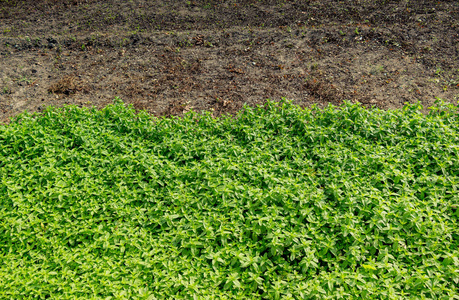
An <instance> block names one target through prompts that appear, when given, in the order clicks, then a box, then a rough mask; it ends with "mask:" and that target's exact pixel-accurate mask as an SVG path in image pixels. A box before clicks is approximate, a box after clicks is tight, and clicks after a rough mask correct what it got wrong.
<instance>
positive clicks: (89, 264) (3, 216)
mask: <svg viewBox="0 0 459 300" xmlns="http://www.w3.org/2000/svg"><path fill="white" fill-rule="evenodd" d="M421 110H422V108H421V107H420V105H418V104H412V105H407V106H405V107H404V108H403V109H399V110H388V111H383V110H379V109H365V108H363V107H361V106H359V105H357V104H350V103H349V102H345V103H344V105H343V106H341V107H339V108H338V107H334V106H328V107H326V108H325V109H319V108H317V107H312V108H311V109H301V108H299V107H298V106H295V105H293V104H292V103H291V102H288V101H284V102H281V103H274V102H269V101H268V102H267V103H266V104H265V105H263V106H259V107H258V108H250V107H246V108H244V109H243V110H242V111H241V112H240V113H238V114H237V116H236V117H230V116H228V117H219V118H214V117H213V116H211V114H210V113H199V114H198V113H194V112H190V113H187V114H186V115H185V116H184V117H183V118H156V117H152V116H150V115H148V114H147V113H140V114H136V113H135V110H134V108H133V107H132V106H127V105H125V104H124V103H122V102H121V101H119V100H116V101H115V103H114V104H113V105H109V106H107V107H105V108H104V109H102V110H96V109H90V108H78V107H76V106H65V107H63V108H53V107H49V108H47V109H46V110H45V111H44V112H43V113H42V114H40V115H27V114H21V115H19V116H18V117H17V119H15V120H14V121H12V122H11V123H10V124H8V125H4V126H0V298H1V299H31V298H36V299H45V298H46V299H48V298H50V299H192V298H193V297H194V299H339V298H342V299H358V298H366V299H459V291H458V288H457V286H458V285H459V272H458V269H459V250H458V249H459V230H458V228H459V224H458V217H459V212H458V209H457V208H458V204H459V203H458V202H459V201H458V200H459V197H458V191H457V189H458V184H459V134H458V128H459V126H458V125H459V118H458V112H457V108H456V107H455V106H453V105H445V104H443V103H442V102H439V103H437V104H436V105H435V107H432V108H431V109H430V113H429V114H428V115H425V114H422V113H420V111H421Z"/></svg>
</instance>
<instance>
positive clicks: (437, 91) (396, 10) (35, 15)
mask: <svg viewBox="0 0 459 300" xmlns="http://www.w3.org/2000/svg"><path fill="white" fill-rule="evenodd" d="M458 57H459V2H458V1H407V0H405V1H401V0H400V1H374V0H373V1H363V0H362V1H358V0H354V1H349V0H348V1H339V2H338V1H331V0H320V1H319V0H318V1H312V0H311V1H305V0H301V1H296V0H291V1H286V0H284V1H256V0H251V1H249V0H245V1H215V0H214V1H210V0H206V1H150V0H149V1H146V0H132V1H125V0H111V1H95V0H86V1H85V0H49V1H44V0H41V1H19V0H8V1H6V0H0V122H3V123H8V122H9V120H10V118H11V117H14V116H15V115H17V114H19V113H21V112H23V111H28V112H40V111H43V110H44V109H45V107H46V106H48V105H54V106H62V105H64V104H75V105H78V106H88V107H92V106H95V107H98V108H102V107H104V106H106V105H107V104H110V103H112V102H113V99H114V98H115V97H120V98H121V99H122V100H123V101H125V102H126V103H131V104H133V105H134V107H135V108H136V109H137V110H147V111H148V112H149V113H151V114H153V115H155V116H181V115H183V114H184V113H185V112H187V111H189V110H191V109H193V110H195V111H203V110H205V111H212V114H213V115H215V116H219V115H222V114H235V113H236V112H237V111H239V110H240V109H241V108H242V107H243V106H244V104H247V105H251V106H255V105H258V104H262V103H264V102H265V101H266V100H267V99H271V100H276V101H279V100H281V99H282V98H286V99H291V100H293V102H294V103H296V104H298V105H300V106H302V107H309V106H311V105H312V104H317V105H318V106H319V107H323V106H326V105H327V104H328V103H332V104H334V105H340V104H341V103H342V102H343V101H344V100H348V101H351V102H359V103H362V105H364V106H367V107H378V108H381V109H395V108H400V107H402V106H403V105H404V104H405V103H416V102H420V103H421V104H422V105H423V106H424V108H425V111H427V108H428V107H430V106H432V105H433V104H434V102H435V101H436V100H437V99H443V100H444V101H446V102H450V103H454V104H456V103H457V101H458V100H459V60H458Z"/></svg>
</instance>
